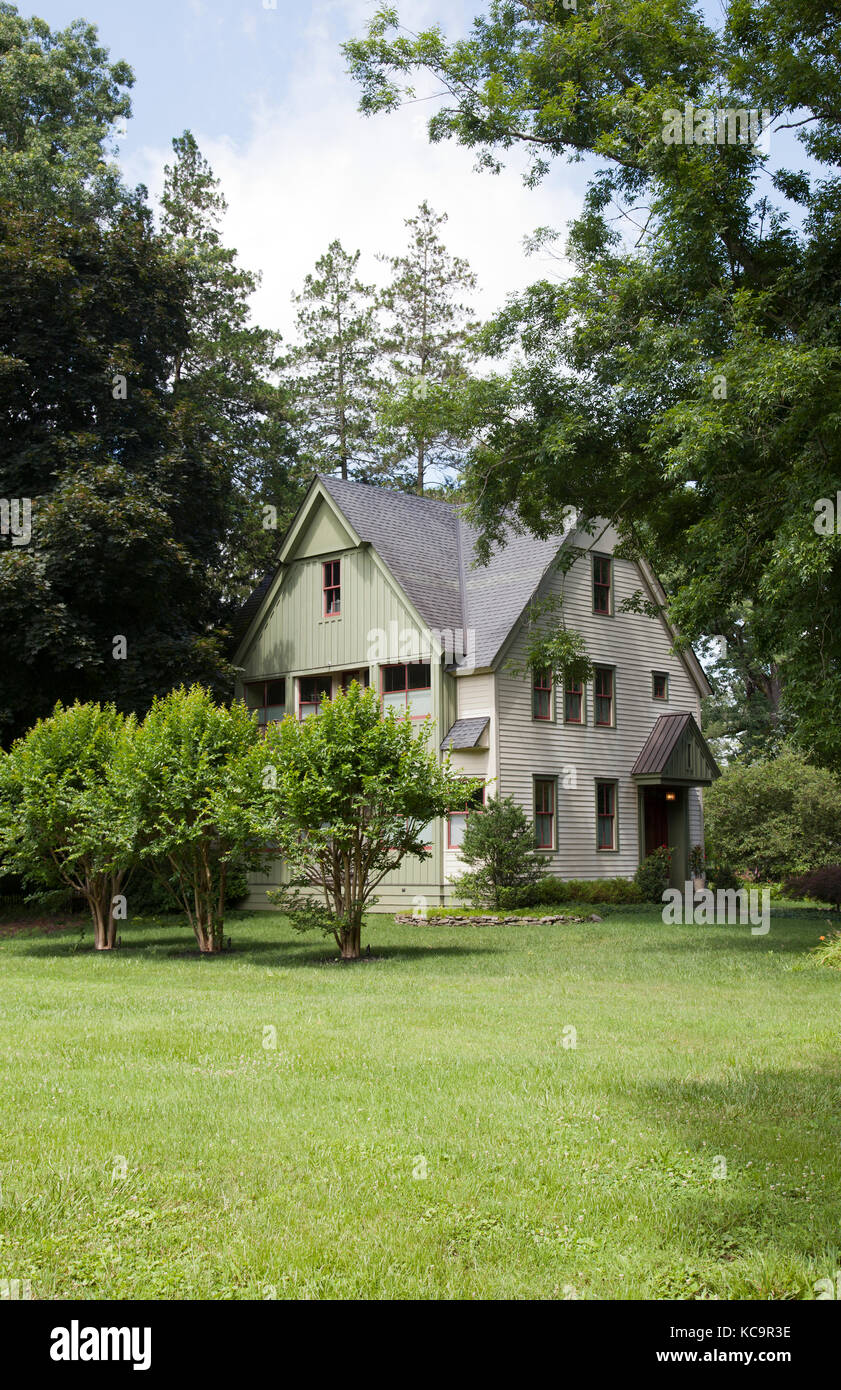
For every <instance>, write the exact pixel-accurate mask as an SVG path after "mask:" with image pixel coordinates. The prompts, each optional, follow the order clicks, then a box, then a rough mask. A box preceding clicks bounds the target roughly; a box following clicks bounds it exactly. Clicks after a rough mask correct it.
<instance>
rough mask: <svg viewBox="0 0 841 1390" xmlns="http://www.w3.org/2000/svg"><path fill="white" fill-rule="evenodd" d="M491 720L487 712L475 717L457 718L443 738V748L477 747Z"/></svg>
mask: <svg viewBox="0 0 841 1390" xmlns="http://www.w3.org/2000/svg"><path fill="white" fill-rule="evenodd" d="M490 722H491V721H490V719H489V717H488V715H486V714H484V715H477V717H476V718H475V719H457V720H456V722H455V724H454V725H453V726H452V728H451V729H450V731H449V733H447V734H445V735H444V737H443V738H442V740H441V748H442V749H444V748H476V747H477V746H478V743H479V739H480V738H481V737H482V734H483V733H484V732H485V730H486V729H487V727H488V725H489V724H490Z"/></svg>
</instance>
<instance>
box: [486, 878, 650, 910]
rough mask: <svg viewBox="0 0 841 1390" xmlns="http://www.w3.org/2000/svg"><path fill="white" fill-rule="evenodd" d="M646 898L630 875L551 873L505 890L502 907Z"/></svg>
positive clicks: (631, 900)
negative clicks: (563, 875) (569, 876)
mask: <svg viewBox="0 0 841 1390" xmlns="http://www.w3.org/2000/svg"><path fill="white" fill-rule="evenodd" d="M644 901H645V899H644V898H643V895H642V893H641V892H640V890H639V888H638V887H637V885H636V883H634V881H633V879H630V878H555V877H554V876H553V875H551V874H547V875H546V876H545V877H544V878H541V879H540V881H539V882H538V883H535V884H532V885H531V886H530V887H528V888H524V889H519V890H511V891H509V890H505V891H504V892H503V895H502V901H501V902H500V907H505V908H511V907H543V906H547V907H552V906H555V905H556V904H562V903H641V902H644Z"/></svg>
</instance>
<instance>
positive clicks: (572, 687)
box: [564, 681, 584, 724]
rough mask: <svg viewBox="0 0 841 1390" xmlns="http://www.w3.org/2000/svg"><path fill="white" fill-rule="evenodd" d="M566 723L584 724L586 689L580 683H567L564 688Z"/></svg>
mask: <svg viewBox="0 0 841 1390" xmlns="http://www.w3.org/2000/svg"><path fill="white" fill-rule="evenodd" d="M564 723H565V724H583V723H584V687H583V686H582V685H581V682H580V681H579V682H578V684H575V682H574V681H567V682H566V684H565V686H564Z"/></svg>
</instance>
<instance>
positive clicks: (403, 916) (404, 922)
mask: <svg viewBox="0 0 841 1390" xmlns="http://www.w3.org/2000/svg"><path fill="white" fill-rule="evenodd" d="M394 920H395V922H398V923H399V924H400V926H405V927H412V926H417V925H418V923H419V922H426V923H427V924H429V923H430V922H434V923H435V924H436V926H439V927H519V926H546V927H548V926H554V925H556V924H557V923H559V922H560V923H563V922H603V921H604V918H603V917H599V915H598V913H596V912H592V913H590V915H589V916H588V917H568V916H557V917H505V916H492V915H489V916H484V915H483V916H481V917H459V916H457V915H453V916H448V917H413V916H411V915H410V914H409V913H395V916H394Z"/></svg>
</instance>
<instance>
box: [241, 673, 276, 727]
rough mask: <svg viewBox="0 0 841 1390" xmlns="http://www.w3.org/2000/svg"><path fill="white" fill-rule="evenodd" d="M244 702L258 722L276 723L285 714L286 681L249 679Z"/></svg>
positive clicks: (262, 723) (264, 723) (263, 723)
mask: <svg viewBox="0 0 841 1390" xmlns="http://www.w3.org/2000/svg"><path fill="white" fill-rule="evenodd" d="M245 703H246V705H247V706H248V708H249V709H250V710H251V712H252V714H253V715H254V718H255V719H256V720H257V723H258V724H261V725H266V724H277V723H279V722H280V720H281V719H282V718H283V717H284V715H285V714H286V681H285V680H278V681H251V682H249V684H248V685H247V686H246V687H245Z"/></svg>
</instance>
